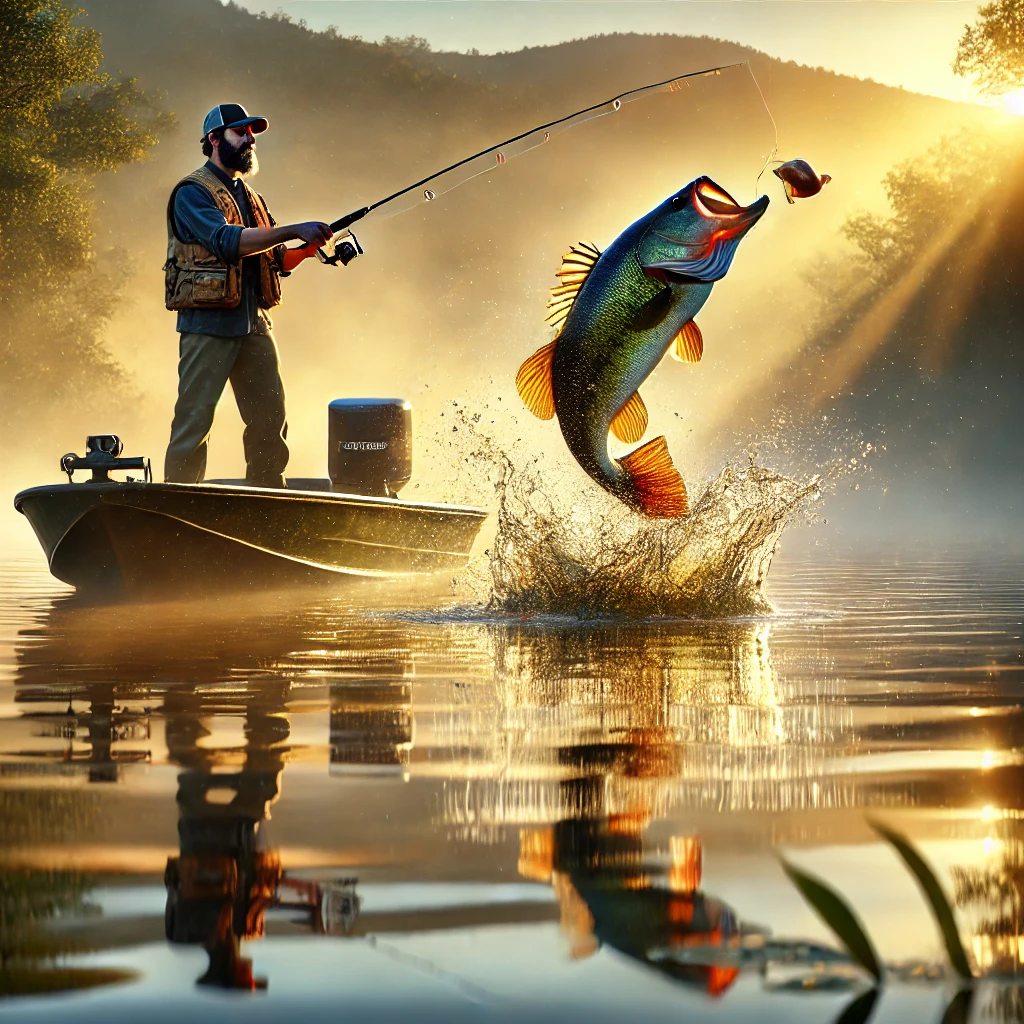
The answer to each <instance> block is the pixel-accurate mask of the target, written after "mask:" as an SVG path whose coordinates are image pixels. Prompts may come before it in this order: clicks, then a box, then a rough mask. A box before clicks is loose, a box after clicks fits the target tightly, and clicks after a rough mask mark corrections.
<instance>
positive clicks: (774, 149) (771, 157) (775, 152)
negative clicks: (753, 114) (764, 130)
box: [743, 60, 779, 199]
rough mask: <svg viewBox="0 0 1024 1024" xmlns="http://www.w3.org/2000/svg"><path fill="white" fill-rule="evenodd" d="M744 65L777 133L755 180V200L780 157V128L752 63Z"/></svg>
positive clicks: (748, 62) (747, 62) (747, 61)
mask: <svg viewBox="0 0 1024 1024" xmlns="http://www.w3.org/2000/svg"><path fill="white" fill-rule="evenodd" d="M743 63H744V64H746V65H747V70H748V71H749V72H750V77H751V78H752V79H753V80H754V88H755V89H757V94H758V96H760V97H761V102H762V103H763V104H764V109H765V112H766V113H767V114H768V117H769V119H770V120H771V122H772V130H773V131H774V132H775V145H774V146H772V151H771V152H770V153H769V154H768V156H767V158H766V159H765V162H764V166H763V167H762V168H761V170H760V171H759V172H758V175H757V177H756V178H755V179H754V199H757V186H758V184H759V183H760V181H761V175H762V174H764V172H765V171H766V170H768V165H769V164H770V163H771V162H772V161H773V160H774V159H775V158H776V157H777V156H778V155H779V126H778V125H777V124H776V123H775V118H774V117H773V116H772V111H771V108H770V107H769V106H768V101H767V100H766V99H765V98H764V93H763V92H762V91H761V86H760V84H759V83H758V81H757V76H756V75H755V74H754V69H753V68H752V67H751V66H750V61H749V60H745V61H744V62H743Z"/></svg>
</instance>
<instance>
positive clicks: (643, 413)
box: [611, 391, 647, 444]
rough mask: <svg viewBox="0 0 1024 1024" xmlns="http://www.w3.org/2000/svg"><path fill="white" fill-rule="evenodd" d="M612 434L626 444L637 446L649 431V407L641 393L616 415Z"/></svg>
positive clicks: (635, 393) (637, 393) (635, 395)
mask: <svg viewBox="0 0 1024 1024" xmlns="http://www.w3.org/2000/svg"><path fill="white" fill-rule="evenodd" d="M611 431H612V433H613V434H614V435H615V436H616V437H617V438H618V439H619V440H620V441H625V442H626V444H636V442H637V441H639V440H640V438H641V437H643V436H644V434H645V433H646V431H647V406H646V405H644V400H643V399H642V398H641V397H640V392H639V391H634V392H633V397H632V398H630V399H629V401H627V402H626V404H625V405H624V406H623V407H622V408H621V409H620V410H619V411H618V412H617V413H616V414H615V419H613V420H612V425H611Z"/></svg>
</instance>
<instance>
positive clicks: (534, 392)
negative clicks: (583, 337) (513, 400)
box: [516, 341, 555, 420]
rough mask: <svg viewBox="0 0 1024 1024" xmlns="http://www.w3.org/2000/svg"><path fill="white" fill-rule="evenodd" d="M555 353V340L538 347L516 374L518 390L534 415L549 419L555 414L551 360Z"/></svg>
mask: <svg viewBox="0 0 1024 1024" xmlns="http://www.w3.org/2000/svg"><path fill="white" fill-rule="evenodd" d="M554 355H555V342H553V341H552V342H550V343H549V344H547V345H545V346H544V347H543V348H539V349H537V351H536V352H534V353H533V355H532V356H530V358H529V359H527V360H526V362H525V363H523V365H522V366H520V367H519V372H518V373H517V374H516V391H518V392H519V397H520V398H521V399H522V400H523V402H524V404H525V405H526V408H527V409H529V410H530V412H532V413H533V415H534V416H536V417H538V418H539V419H542V420H549V419H551V417H552V416H554V415H555V393H554V391H553V390H552V387H551V360H552V359H553V358H554Z"/></svg>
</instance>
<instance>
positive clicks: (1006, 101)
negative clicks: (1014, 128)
mask: <svg viewBox="0 0 1024 1024" xmlns="http://www.w3.org/2000/svg"><path fill="white" fill-rule="evenodd" d="M1003 110H1005V111H1006V112H1007V113H1008V114H1013V115H1014V116H1015V117H1024V89H1015V90H1014V91H1013V92H1010V93H1007V94H1006V95H1005V96H1004V97H1003Z"/></svg>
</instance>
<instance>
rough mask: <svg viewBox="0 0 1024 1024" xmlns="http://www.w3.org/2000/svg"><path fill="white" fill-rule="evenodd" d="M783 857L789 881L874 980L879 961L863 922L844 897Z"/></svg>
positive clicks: (878, 976)
mask: <svg viewBox="0 0 1024 1024" xmlns="http://www.w3.org/2000/svg"><path fill="white" fill-rule="evenodd" d="M780 860H781V861H782V869H783V871H785V872H786V874H787V875H789V879H790V881H791V882H792V883H793V884H794V885H795V886H796V887H797V888H798V889H799V890H800V895H801V896H803V898H804V899H805V900H807V902H808V903H809V904H810V905H811V907H812V908H813V909H814V911H815V912H816V913H817V915H818V916H819V917H820V918H821V919H822V920H823V921H824V922H825V924H827V925H828V926H829V928H831V929H832V931H833V932H835V934H836V936H837V938H838V939H839V941H840V942H841V943H842V944H843V946H844V947H845V949H846V952H847V953H849V954H850V958H851V959H852V960H853V961H854V962H855V963H857V964H859V965H860V966H861V967H863V968H864V970H865V971H867V972H868V974H870V975H871V976H872V977H873V978H874V979H875V980H876V981H881V979H882V965H881V963H880V962H879V960H878V955H877V954H876V953H875V949H874V946H872V944H871V940H870V939H869V938H868V935H867V932H865V931H864V927H863V925H862V924H861V923H860V921H858V920H857V917H856V915H855V914H854V912H853V911H852V910H851V909H850V907H849V906H848V905H847V903H846V901H845V900H844V899H843V898H842V897H841V896H840V895H839V894H838V893H837V892H835V891H833V890H832V889H830V888H829V887H828V886H827V885H826V884H825V883H824V882H822V881H821V880H820V879H817V878H815V877H814V876H813V875H808V874H807V873H806V872H804V871H801V870H800V869H799V868H797V867H794V866H793V865H792V864H789V863H787V862H786V861H785V860H783V859H782V858H780Z"/></svg>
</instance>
